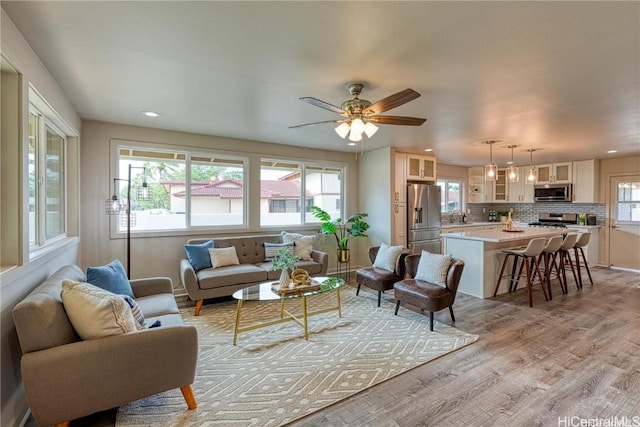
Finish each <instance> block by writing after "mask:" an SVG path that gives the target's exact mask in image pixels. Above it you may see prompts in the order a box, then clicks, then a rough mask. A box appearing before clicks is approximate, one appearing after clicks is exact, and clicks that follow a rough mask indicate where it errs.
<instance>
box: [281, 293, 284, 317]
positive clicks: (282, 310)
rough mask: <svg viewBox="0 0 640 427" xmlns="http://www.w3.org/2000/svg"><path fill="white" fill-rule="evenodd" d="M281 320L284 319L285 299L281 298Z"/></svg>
mask: <svg viewBox="0 0 640 427" xmlns="http://www.w3.org/2000/svg"><path fill="white" fill-rule="evenodd" d="M280 318H281V319H283V318H284V298H280Z"/></svg>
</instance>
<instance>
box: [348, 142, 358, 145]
mask: <svg viewBox="0 0 640 427" xmlns="http://www.w3.org/2000/svg"><path fill="white" fill-rule="evenodd" d="M347 145H356V143H355V142H350V143H348V144H347Z"/></svg>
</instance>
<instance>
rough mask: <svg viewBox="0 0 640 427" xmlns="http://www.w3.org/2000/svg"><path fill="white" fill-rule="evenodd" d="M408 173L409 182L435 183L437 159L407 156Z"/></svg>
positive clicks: (415, 155)
mask: <svg viewBox="0 0 640 427" xmlns="http://www.w3.org/2000/svg"><path fill="white" fill-rule="evenodd" d="M406 173H407V180H408V181H435V180H436V158H435V157H433V156H420V155H417V154H407V171H406Z"/></svg>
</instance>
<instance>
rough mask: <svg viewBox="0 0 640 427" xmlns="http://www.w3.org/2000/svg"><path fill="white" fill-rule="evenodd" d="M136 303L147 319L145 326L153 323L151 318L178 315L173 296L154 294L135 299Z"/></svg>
mask: <svg viewBox="0 0 640 427" xmlns="http://www.w3.org/2000/svg"><path fill="white" fill-rule="evenodd" d="M136 302H137V303H138V305H139V306H140V309H141V310H142V312H143V313H144V317H145V318H146V319H147V324H149V325H151V324H152V323H153V320H152V318H154V317H158V316H163V315H166V314H179V313H180V310H179V309H178V304H177V303H176V299H175V297H174V296H173V294H155V295H149V296H146V297H140V298H136ZM163 325H164V323H163Z"/></svg>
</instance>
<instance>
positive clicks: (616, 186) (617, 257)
mask: <svg viewBox="0 0 640 427" xmlns="http://www.w3.org/2000/svg"><path fill="white" fill-rule="evenodd" d="M609 194H610V201H609V264H610V265H611V266H612V267H619V268H629V269H633V270H639V271H640V175H628V176H613V177H611V191H610V193H609Z"/></svg>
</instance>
